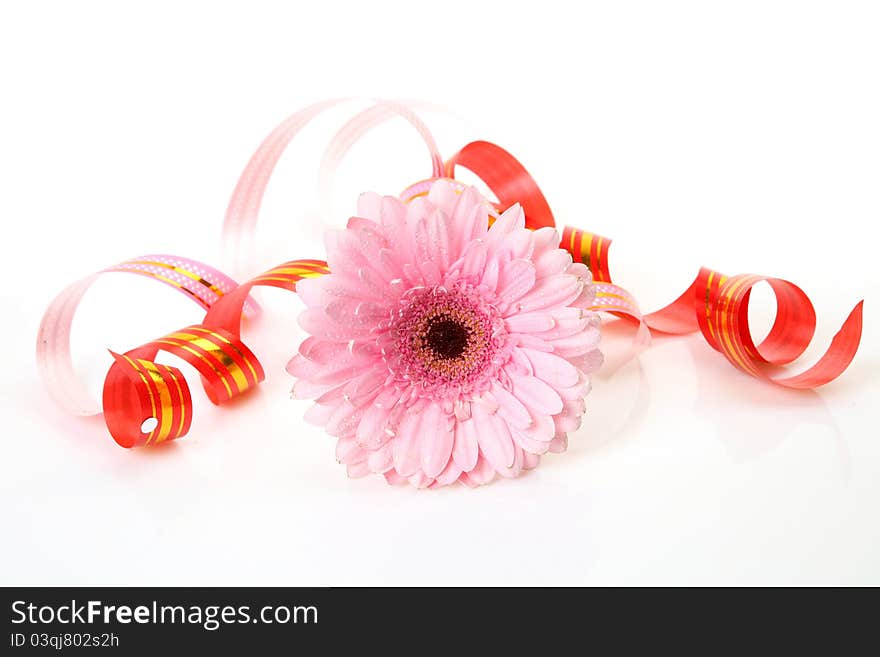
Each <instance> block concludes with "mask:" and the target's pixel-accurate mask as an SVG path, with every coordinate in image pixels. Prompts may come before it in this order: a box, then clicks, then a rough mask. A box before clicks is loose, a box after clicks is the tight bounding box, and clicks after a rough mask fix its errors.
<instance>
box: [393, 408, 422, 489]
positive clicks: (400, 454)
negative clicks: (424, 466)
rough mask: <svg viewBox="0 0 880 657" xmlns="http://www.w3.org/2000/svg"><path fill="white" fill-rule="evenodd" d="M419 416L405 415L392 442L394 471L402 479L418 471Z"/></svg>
mask: <svg viewBox="0 0 880 657" xmlns="http://www.w3.org/2000/svg"><path fill="white" fill-rule="evenodd" d="M419 424H420V422H419V416H418V414H416V413H412V412H410V413H407V414H406V415H404V417H403V419H402V420H401V421H400V425H399V426H398V429H397V435H396V436H395V437H394V441H393V442H392V448H393V452H394V469H395V470H397V472H398V473H400V474H401V475H403V476H404V477H409V476H411V475H413V474H415V473H416V472H417V471H418V469H419V465H420V463H419V450H420V448H421V443H420V435H419Z"/></svg>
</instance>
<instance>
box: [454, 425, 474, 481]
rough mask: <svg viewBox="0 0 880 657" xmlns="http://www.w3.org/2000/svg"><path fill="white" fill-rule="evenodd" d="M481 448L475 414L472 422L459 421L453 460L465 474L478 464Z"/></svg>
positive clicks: (456, 429)
mask: <svg viewBox="0 0 880 657" xmlns="http://www.w3.org/2000/svg"><path fill="white" fill-rule="evenodd" d="M478 455H479V448H478V443H477V431H476V425H475V424H474V420H473V414H472V415H471V419H470V420H464V421H461V420H459V421H458V422H456V423H455V443H454V445H453V447H452V458H453V460H454V461H455V464H456V465H457V466H458V467H460V468H461V469H462V470H463V471H464V472H469V471H470V470H473V469H474V466H476V464H477V456H478Z"/></svg>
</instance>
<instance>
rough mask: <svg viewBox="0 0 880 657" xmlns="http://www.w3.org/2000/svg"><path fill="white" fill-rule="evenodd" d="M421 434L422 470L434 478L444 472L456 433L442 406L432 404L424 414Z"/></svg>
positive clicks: (420, 429)
mask: <svg viewBox="0 0 880 657" xmlns="http://www.w3.org/2000/svg"><path fill="white" fill-rule="evenodd" d="M419 432H420V433H421V437H422V450H421V464H422V470H423V471H424V473H425V474H426V475H427V476H428V477H431V478H434V477H436V476H437V475H439V474H440V473H441V472H443V470H444V469H445V468H446V465H447V463H449V458H450V456H451V455H452V445H453V442H454V432H453V429H452V426H451V419H450V418H449V416H448V415H447V414H446V413H444V412H443V410H442V409H441V408H440V406H438V405H437V404H431V405H429V406H428V408H426V409H425V410H424V411H423V412H422V417H421V426H420V428H419Z"/></svg>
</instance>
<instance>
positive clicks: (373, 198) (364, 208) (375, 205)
mask: <svg viewBox="0 0 880 657" xmlns="http://www.w3.org/2000/svg"><path fill="white" fill-rule="evenodd" d="M357 214H358V216H359V217H365V218H367V219H373V220H374V221H378V220H379V219H380V218H381V216H382V197H381V196H379V195H378V194H375V193H373V192H364V193H363V194H361V195H360V196H358V200H357Z"/></svg>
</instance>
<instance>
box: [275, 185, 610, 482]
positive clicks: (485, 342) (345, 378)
mask: <svg viewBox="0 0 880 657" xmlns="http://www.w3.org/2000/svg"><path fill="white" fill-rule="evenodd" d="M490 217H491V218H493V219H494V222H493V223H491V227H490V225H489V224H490ZM327 262H328V264H329V266H330V270H331V272H332V273H331V274H329V275H327V276H323V277H320V278H315V279H309V280H303V281H301V282H299V283H298V284H297V291H298V292H299V294H300V296H301V298H302V299H303V301H304V302H305V304H306V306H307V308H306V310H305V311H304V312H303V313H302V315H301V316H300V324H301V326H302V327H303V328H304V329H305V330H306V331H307V332H308V333H309V334H310V337H309V338H307V339H306V340H305V341H304V342H303V344H302V345H301V346H300V349H299V354H298V355H296V356H295V357H294V358H293V359H292V360H291V361H290V364H289V365H288V371H289V372H290V373H291V374H293V375H294V376H296V377H298V379H299V380H298V381H297V382H296V384H295V386H294V389H293V395H294V397H296V398H299V399H314V400H315V402H316V403H315V405H314V406H312V407H311V408H310V409H309V411H308V412H307V414H306V417H307V419H308V420H309V421H312V422H315V423H317V424H320V425H322V426H324V427H326V430H327V432H328V433H330V434H331V435H333V436H335V437H337V438H338V443H337V448H336V455H337V458H338V460H339V461H340V462H341V463H344V464H345V465H346V466H347V467H348V473H349V475H351V476H352V477H359V476H363V475H366V474H368V473H370V472H375V473H381V474H383V475H384V476H385V478H386V479H387V480H388V481H389V482H390V483H394V484H398V483H405V482H407V481H409V483H411V484H413V485H415V486H419V487H425V486H432V485H435V486H439V485H445V484H450V483H453V482H455V481H462V482H464V483H466V484H469V485H479V484H485V483H488V482H489V481H491V480H492V479H493V478H494V476H495V474H496V473H497V474H499V475H501V476H504V477H515V476H517V475H518V474H519V473H520V472H521V471H522V470H524V469H528V468H533V467H535V466H536V465H537V464H538V461H539V460H540V455H541V454H543V453H545V452H547V451H553V452H559V451H563V450H564V449H565V448H566V445H567V437H566V434H567V432H569V431H573V430H575V429H577V428H578V427H579V426H580V421H581V416H582V414H583V412H584V399H583V398H584V395H585V394H586V393H587V392H588V390H589V386H590V383H589V378H588V374H589V373H590V372H592V371H593V370H595V369H596V368H597V367H598V366H599V364H600V363H601V355H600V354H599V352H598V350H597V348H596V347H597V344H598V342H599V328H598V326H599V320H598V317H597V316H596V314H595V313H594V312H591V311H589V310H587V308H588V307H589V305H590V304H591V302H592V300H593V296H594V291H593V286H592V277H591V275H590V272H589V270H588V269H587V268H586V267H585V266H584V265H583V264H580V263H572V258H571V256H570V255H569V254H568V253H567V252H566V251H564V250H562V249H560V248H559V236H558V234H557V233H556V231H555V230H554V229H552V228H541V229H540V230H536V231H531V230H529V229H527V228H526V227H525V221H524V216H523V211H522V209H521V208H520V207H519V206H514V207H512V208H510V209H509V210H507V211H506V212H504V213H503V214H502V215H500V216H497V215H496V213H495V212H494V210H493V209H492V207H491V205H490V204H489V203H488V202H487V201H486V199H485V198H483V197H482V196H481V195H480V193H479V192H478V191H477V190H476V189H475V188H462V187H461V186H460V185H458V184H457V183H453V182H452V181H448V180H438V181H437V182H435V183H434V184H433V185H432V186H431V187H430V191H429V193H428V194H427V196H426V197H425V196H423V197H420V198H415V199H413V200H412V201H411V202H409V203H408V204H404V203H403V202H402V201H401V200H400V199H397V198H393V197H387V196H386V197H380V196H378V195H376V194H364V195H363V196H361V198H360V201H359V203H358V216H357V217H353V218H351V219H350V220H349V222H348V227H347V228H346V229H345V230H339V231H332V232H330V233H329V234H328V236H327Z"/></svg>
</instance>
